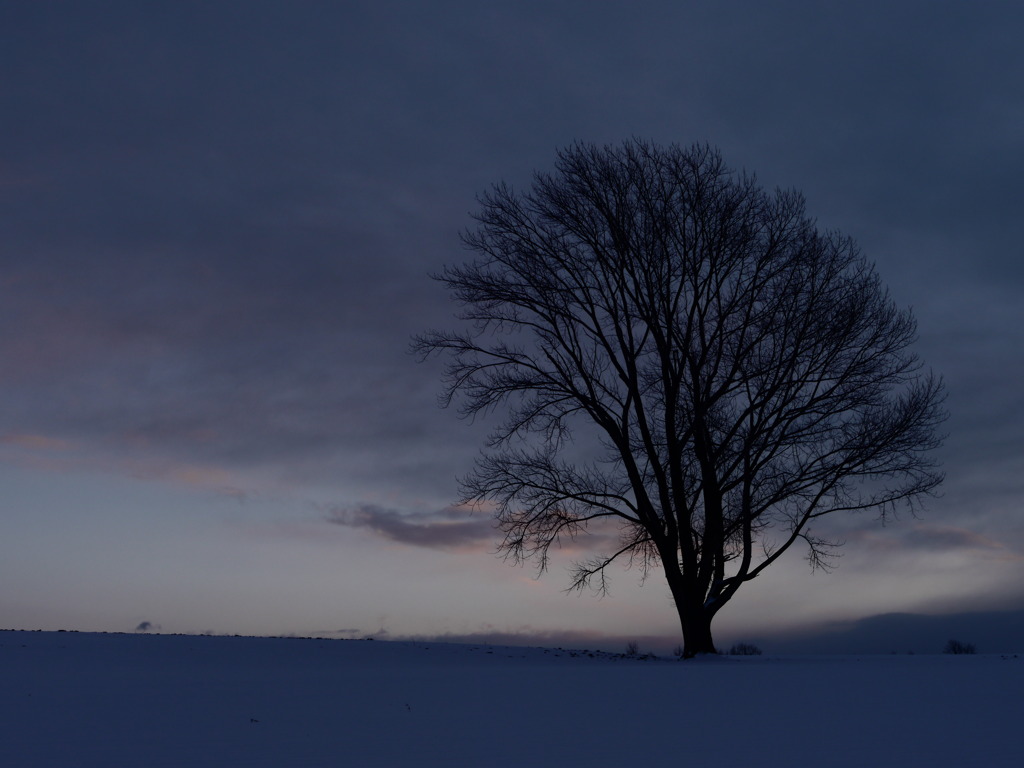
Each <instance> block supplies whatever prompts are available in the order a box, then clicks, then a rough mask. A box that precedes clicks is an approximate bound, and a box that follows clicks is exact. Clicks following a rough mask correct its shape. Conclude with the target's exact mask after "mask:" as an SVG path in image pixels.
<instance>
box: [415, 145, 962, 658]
mask: <svg viewBox="0 0 1024 768" xmlns="http://www.w3.org/2000/svg"><path fill="white" fill-rule="evenodd" d="M475 221H476V226H475V227H474V228H473V229H471V230H469V231H468V232H467V233H465V235H464V242H465V244H466V245H467V246H468V247H469V249H470V250H471V251H473V252H474V254H475V259H474V260H472V261H470V262H468V263H463V264H459V265H455V266H449V267H447V268H445V270H444V271H443V273H441V274H440V275H437V276H436V277H437V279H438V280H440V281H441V282H442V283H443V284H445V285H446V286H447V287H448V289H449V290H450V292H451V294H452V296H453V298H454V300H455V301H456V302H457V303H458V304H459V305H460V307H461V314H460V317H461V319H462V320H463V321H465V323H466V325H465V326H464V329H463V330H461V331H454V332H449V331H433V332H430V333H427V334H425V335H423V336H421V337H420V338H419V339H418V340H417V342H416V348H417V349H418V350H419V351H420V352H421V353H423V354H424V355H426V354H429V353H432V352H440V353H446V354H447V356H448V367H447V370H446V379H445V394H444V402H445V403H446V404H447V403H451V402H452V401H453V399H454V398H458V403H459V406H460V410H461V413H462V414H464V415H474V414H480V413H482V412H491V411H494V410H496V409H500V410H501V411H502V412H503V413H506V414H507V415H506V418H505V419H504V421H503V422H502V423H501V425H500V426H499V427H498V428H497V430H496V431H495V432H494V434H493V435H492V436H491V439H490V443H489V451H488V452H486V453H485V454H483V455H482V457H481V458H480V459H479V461H478V462H477V465H476V467H475V469H474V470H473V471H472V472H471V473H470V474H469V475H467V476H466V477H465V478H464V480H463V491H464V495H465V500H466V501H467V502H470V503H475V504H482V503H488V504H490V505H493V508H494V509H495V513H496V515H497V520H498V524H499V527H500V529H501V530H502V532H503V533H504V540H503V542H502V544H501V547H502V550H503V551H504V552H505V553H506V554H507V555H508V556H511V557H512V558H513V559H514V560H516V561H521V560H523V559H536V560H537V561H538V563H539V566H540V568H541V569H543V568H544V567H545V566H546V564H547V557H548V552H549V550H550V548H551V547H552V546H553V545H556V544H557V543H558V542H559V541H560V539H561V538H562V537H566V536H569V537H573V536H577V535H580V534H582V533H585V532H586V531H587V530H588V528H590V527H591V525H592V524H593V523H594V522H595V521H598V520H605V519H610V520H614V521H617V522H618V523H619V529H620V541H619V544H618V546H616V547H614V548H613V549H612V550H611V551H608V552H605V553H603V554H601V555H600V556H597V557H594V558H592V559H588V560H585V561H583V562H579V563H577V565H576V567H575V570H574V572H573V582H572V584H573V586H576V587H579V588H583V587H585V586H587V585H592V586H597V587H598V588H603V587H604V586H605V581H604V579H605V572H606V570H605V569H606V568H607V567H608V566H609V565H610V564H611V563H612V562H614V561H616V560H618V559H620V558H627V559H628V560H629V562H631V563H632V564H634V565H639V566H640V567H642V568H647V567H649V566H651V565H658V566H660V567H661V569H662V570H663V571H664V574H665V578H666V580H667V582H668V586H669V588H670V589H671V592H672V595H673V598H674V601H675V605H676V608H677V610H678V613H679V619H680V623H681V628H682V632H683V637H684V642H685V652H684V653H685V655H687V656H692V655H694V654H697V653H705V652H714V643H713V640H712V635H711V628H710V627H711V621H712V619H713V618H714V616H715V615H716V614H717V612H718V611H719V610H720V609H721V608H722V606H724V605H725V604H726V603H727V602H728V601H729V599H730V598H732V597H733V595H735V594H736V591H737V590H738V589H739V588H740V586H742V585H743V584H744V583H746V582H748V581H750V580H751V579H754V578H755V577H757V576H758V575H759V574H760V573H761V572H762V571H763V570H764V569H765V568H767V567H768V566H769V565H770V564H771V563H773V562H775V561H776V560H777V559H778V558H779V557H781V556H782V555H783V554H784V553H785V552H787V551H789V550H790V549H791V548H792V547H793V545H794V544H797V543H802V544H803V545H804V548H805V552H806V553H807V555H808V557H809V558H810V561H811V563H812V565H814V566H822V565H827V564H828V555H829V553H830V551H831V549H832V547H833V546H834V545H835V543H834V542H831V541H828V540H826V539H824V538H822V537H819V536H818V535H816V534H815V532H814V530H813V523H814V521H815V520H816V519H817V518H820V517H822V516H824V515H827V514H833V513H838V512H852V511H857V510H868V509H874V510H878V511H879V512H880V513H881V514H882V515H883V516H884V515H886V514H889V513H890V512H892V511H893V510H895V509H896V508H898V507H900V506H907V507H911V508H913V506H914V505H915V504H916V503H917V502H918V501H919V500H920V498H921V497H922V496H923V495H926V494H929V493H931V492H933V491H934V490H935V489H936V488H937V486H938V485H939V484H940V482H941V480H942V475H941V473H940V472H939V471H938V469H937V464H936V461H935V460H934V458H933V456H932V449H934V448H936V447H937V446H938V445H939V443H940V436H939V435H938V434H937V431H936V430H937V427H938V425H939V424H940V423H941V421H942V420H943V418H944V416H945V414H944V412H943V409H942V401H943V396H944V394H943V385H942V383H941V380H940V379H939V378H937V377H936V376H934V375H933V374H932V373H931V372H930V371H929V370H928V369H927V368H925V367H924V366H923V365H922V363H921V361H920V360H919V359H918V357H917V356H916V355H915V354H914V353H913V352H912V351H911V346H912V344H913V343H914V341H915V338H916V325H915V321H914V319H913V317H912V315H911V313H910V311H909V310H905V309H901V308H899V307H898V306H897V305H896V304H895V303H894V302H893V300H892V299H891V298H890V296H889V294H888V292H887V290H886V289H885V287H884V286H883V284H882V282H881V280H880V279H879V276H878V274H877V272H876V270H875V268H874V266H873V265H872V264H871V263H870V262H869V261H867V260H866V259H865V258H864V256H863V255H862V254H861V252H860V251H859V249H858V247H857V245H856V244H855V243H854V241H853V240H852V239H850V238H848V237H845V236H843V235H841V234H840V233H838V232H823V231H820V230H819V229H818V228H817V226H816V224H815V222H814V221H813V220H812V219H811V218H809V217H808V216H807V214H806V212H805V204H804V199H803V197H802V196H801V195H800V194H799V193H797V192H794V191H785V190H780V191H774V192H769V191H766V190H764V189H763V188H761V187H760V186H759V185H758V183H757V181H756V179H755V178H754V177H752V176H750V175H747V174H744V173H737V172H734V171H732V170H730V169H729V168H728V167H726V165H725V164H724V162H723V160H722V158H721V155H720V153H719V152H718V151H717V150H715V149H714V148H712V147H709V146H700V145H696V146H692V147H689V148H682V147H679V146H674V145H673V146H669V147H660V146H657V145H654V144H650V143H647V142H644V141H639V140H634V141H631V142H627V143H625V144H622V145H619V146H612V147H597V146H592V145H587V144H576V145H574V146H571V147H569V148H567V149H564V150H562V151H560V152H559V153H558V156H557V162H556V163H555V168H554V171H553V172H551V173H538V174H536V176H535V177H534V180H533V183H532V186H531V187H530V188H529V189H528V190H526V191H522V192H519V191H516V190H514V189H512V188H511V187H509V186H507V185H504V184H499V185H497V186H495V187H494V188H493V189H491V190H490V191H489V192H487V193H485V194H484V195H483V196H482V197H481V198H480V210H479V212H478V213H477V214H476V215H475ZM577 435H585V436H586V438H587V439H588V440H593V442H594V445H593V448H594V450H593V451H591V452H589V453H588V452H586V451H581V450H579V449H578V447H576V448H572V441H573V438H574V436H577ZM594 435H596V437H592V436H594ZM581 456H584V458H580V457H581Z"/></svg>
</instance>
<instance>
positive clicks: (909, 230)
mask: <svg viewBox="0 0 1024 768" xmlns="http://www.w3.org/2000/svg"><path fill="white" fill-rule="evenodd" d="M0 29H2V30H3V45H0V66H2V72H3V76H2V78H0V488H2V489H3V493H2V494H0V626H3V627H8V628H27V629H35V628H42V629H57V628H69V629H71V628H75V629H101V630H125V631H130V630H132V629H134V628H135V627H136V626H137V625H139V624H140V623H142V622H150V623H151V624H152V625H153V626H157V627H160V628H162V629H163V630H164V631H170V632H201V631H214V632H230V633H258V634H278V633H296V634H302V635H306V634H314V633H325V634H331V635H333V636H340V637H349V636H363V635H368V634H373V633H387V635H388V636H392V637H397V636H408V635H417V636H426V635H449V636H466V635H475V634H481V633H483V634H486V633H513V634H515V633H519V634H527V635H531V636H536V637H537V639H539V640H544V639H545V638H548V639H551V638H563V637H566V636H570V635H572V634H573V633H575V635H574V636H575V637H577V638H592V637H594V636H596V635H605V636H610V637H620V636H621V637H658V636H667V637H670V638H674V636H676V635H677V634H678V625H677V620H676V618H675V614H674V610H673V609H672V607H671V605H670V602H669V596H668V591H667V588H665V587H663V586H662V584H661V582H660V576H653V577H652V578H651V579H650V580H649V581H648V583H647V584H646V585H645V586H644V588H643V589H642V590H641V589H640V588H639V584H638V575H637V574H635V573H629V572H622V573H617V574H616V577H615V581H614V583H613V589H612V594H611V596H610V597H607V598H604V599H600V600H599V599H595V598H592V597H590V596H588V595H583V596H575V595H566V594H563V592H562V590H563V588H564V587H565V586H566V584H567V578H566V575H565V572H564V565H565V564H566V562H568V559H570V558H571V557H572V556H573V554H574V553H573V552H572V551H569V550H566V551H565V552H564V554H565V557H566V561H565V562H556V563H555V565H554V566H553V568H552V570H551V572H550V573H549V574H547V575H545V576H544V577H543V578H542V579H541V580H539V581H538V580H535V578H534V575H535V574H534V572H533V571H532V570H531V569H529V568H526V569H522V568H513V567H510V566H508V565H506V564H504V563H503V562H502V561H501V560H500V559H499V558H497V557H495V556H494V555H493V550H494V547H495V545H496V542H497V539H496V536H495V533H494V531H493V530H492V529H491V524H490V521H489V520H487V519H486V518H483V517H480V516H475V517H468V516H466V515H465V514H464V513H462V512H460V511H459V510H455V509H453V508H452V507H451V506H450V505H451V504H452V502H453V501H454V500H455V498H456V493H457V491H456V477H457V476H458V475H460V474H462V473H464V472H466V471H467V470H468V469H469V468H470V466H471V464H472V461H473V458H474V457H475V456H476V455H477V454H478V452H479V450H480V448H481V447H482V438H483V436H484V435H485V434H486V431H487V430H486V425H483V424H475V425H474V424H467V423H465V422H462V421H460V420H458V419H457V418H456V415H455V413H454V412H453V411H444V410H441V409H439V408H437V406H436V401H435V398H436V395H437V393H438V391H439V373H440V365H439V364H435V363H427V364H417V363H416V362H415V360H414V358H412V357H411V356H410V355H409V354H408V344H409V338H410V336H411V335H412V334H414V333H417V332H419V331H422V330H425V329H427V328H429V327H449V326H451V325H452V323H453V322H454V321H453V320H452V313H453V311H454V306H453V305H452V304H451V303H450V302H449V300H448V297H447V295H446V294H445V292H444V290H443V289H442V288H441V287H440V286H438V285H437V284H435V283H433V282H432V281H431V280H430V279H429V277H428V275H429V274H430V273H431V272H434V271H437V270H438V269H439V268H440V267H441V266H442V265H444V264H446V263H453V262H458V261H461V260H463V259H465V258H467V257H468V254H467V253H466V252H465V251H464V250H463V248H462V246H461V245H460V243H459V239H458V235H459V232H460V231H461V230H462V229H464V228H465V227H466V226H467V225H468V224H469V223H470V220H469V213H470V212H471V211H473V210H474V209H475V205H476V204H475V196H476V195H477V194H478V193H479V192H481V191H483V190H484V189H486V188H487V187H488V186H489V185H490V184H492V183H495V182H497V181H499V180H506V181H508V182H510V183H512V184H515V185H517V186H522V185H524V184H525V183H528V182H529V179H530V175H531V173H532V172H533V171H534V170H543V169H547V168H549V167H550V166H551V163H552V160H553V158H554V153H555V150H556V149H557V148H558V147H561V146H564V145H566V144H568V143H571V142H572V141H575V140H583V141H592V142H597V143H608V142H619V141H622V140H623V139H628V138H630V137H634V136H636V137H643V138H647V139H651V140H653V141H656V142H659V143H671V142H678V143H682V144H689V143H691V142H695V141H699V142H704V141H708V142H711V143H712V144H715V145H717V146H718V147H719V148H720V149H721V150H722V152H723V155H724V156H725V159H726V161H727V162H729V163H730V164H731V165H732V166H734V167H736V168H738V169H739V168H745V169H747V170H750V171H754V172H756V173H757V174H758V177H759V179H760V180H761V181H762V183H763V184H765V185H766V186H769V187H774V186H783V187H795V188H797V189H800V190H802V191H803V192H804V194H805V196H806V198H807V202H808V209H809V212H810V213H811V215H813V216H817V217H818V220H819V223H820V225H821V226H822V227H826V228H838V229H841V230H842V231H843V232H844V233H846V234H849V235H851V236H853V237H854V238H856V239H857V241H858V242H859V244H860V245H861V247H862V248H863V250H864V251H865V253H866V254H867V256H868V257H869V258H870V259H872V260H874V261H875V262H876V264H877V267H878V270H879V272H880V274H881V275H882V278H883V280H885V281H886V283H887V284H888V285H889V287H890V289H891V293H892V295H893V296H894V298H895V299H896V301H897V302H898V303H900V304H901V305H910V306H913V308H914V310H915V313H916V316H917V318H918V322H919V327H920V337H921V338H920V342H919V344H918V346H917V350H918V351H919V352H920V353H921V354H922V355H923V357H924V358H925V359H926V361H927V362H928V363H929V364H930V365H931V366H932V367H933V368H934V369H935V370H936V371H938V372H939V373H941V374H942V375H943V376H944V377H945V379H946V382H947V386H948V389H949V399H948V402H947V406H948V409H949V411H950V412H951V414H952V416H951V419H950V420H949V422H948V424H947V429H948V432H949V438H948V440H947V442H946V445H945V447H944V448H943V449H942V452H941V458H942V460H943V463H944V467H945V470H946V473H947V480H946V483H945V486H944V493H943V496H942V497H941V498H939V499H935V500H932V501H931V502H929V503H928V505H927V509H926V511H925V513H924V514H923V515H922V516H921V517H920V519H917V520H915V519H912V518H908V517H901V518H900V519H899V520H897V521H895V522H894V523H891V524H888V525H886V526H884V527H882V526H881V525H879V524H878V522H877V520H876V519H875V518H874V517H873V516H872V515H870V514H869V515H860V516H854V517H846V518H842V519H836V518H834V519H833V520H832V521H831V522H830V523H829V524H828V526H826V527H827V528H828V530H830V531H832V532H834V533H835V534H836V535H839V536H841V537H843V538H845V540H846V541H847V544H846V547H845V548H844V549H843V557H842V558H841V560H840V561H839V567H838V569H837V570H836V571H835V572H834V573H832V574H825V573H820V572H818V573H814V574H813V575H812V574H811V573H810V572H809V569H808V567H807V564H806V563H805V562H804V561H802V560H801V558H800V554H799V553H797V552H793V553H792V554H791V555H790V557H789V560H788V562H780V563H779V564H777V565H775V566H773V567H772V568H771V569H769V570H768V571H766V572H765V574H764V576H762V577H761V578H759V579H758V580H757V581H755V582H753V583H752V584H749V585H747V586H745V587H744V589H743V590H742V591H741V592H740V593H739V595H738V596H737V598H736V599H735V600H734V601H733V603H732V604H731V605H730V606H729V607H727V608H726V609H725V610H724V611H723V612H722V614H720V616H719V618H718V619H716V629H717V633H718V635H719V636H720V637H730V636H736V637H739V636H742V635H744V633H748V634H749V633H755V632H760V633H764V632H771V631H782V630H787V629H792V628H798V627H803V626H808V625H817V624H820V623H822V622H829V621H838V620H853V619H859V618H863V617H869V616H872V615H876V614H882V613H887V612H894V611H908V612H920V613H930V614H942V613H954V612H963V611H969V610H985V611H995V610H1010V609H1021V608H1024V515H1022V510H1021V502H1022V498H1024V450H1022V444H1024V440H1022V432H1024V392H1022V389H1021V381H1024V301H1021V296H1022V291H1024V218H1022V216H1021V205H1022V202H1024V182H1022V179H1024V143H1022V141H1021V136H1022V135H1024V134H1022V132H1024V49H1022V47H1021V46H1020V39H1021V38H1022V36H1024V8H1021V6H1020V4H1019V3H1018V2H995V1H994V2H979V3H966V2H935V1H934V0H920V1H918V2H908V1H905V0H887V1H886V2H875V1H874V0H867V1H865V2H860V3H856V4H853V3H848V4H839V3H834V4H825V3H820V2H770V3H768V2H755V1H753V0H750V1H749V2H668V1H667V0H662V1H661V2H655V1H654V0H632V1H631V2H628V3H626V2H623V3H613V2H606V3H597V2H585V1H583V0H572V1H567V2H550V0H545V1H543V2H541V1H540V0H537V1H534V0H514V1H513V0H507V1H506V0H499V1H492V2H471V1H470V0H464V1H461V2H460V1H457V0H432V2H407V3H403V2H397V1H396V0H374V1H373V2H370V1H369V0H367V1H366V2H363V1H362V0H348V1H347V2H269V0H258V1H257V0H250V1H249V2H245V3H238V2H183V1H180V0H179V1H178V2H173V3H170V2H167V3H159V4H158V3H135V2H101V1H98V0H97V1H96V2H89V3H80V2H72V1H68V2H46V3H5V4H3V5H2V6H0ZM822 530H824V527H823V529H822ZM580 544H582V541H581V542H580ZM580 551H582V550H577V552H576V553H575V554H579V552H580Z"/></svg>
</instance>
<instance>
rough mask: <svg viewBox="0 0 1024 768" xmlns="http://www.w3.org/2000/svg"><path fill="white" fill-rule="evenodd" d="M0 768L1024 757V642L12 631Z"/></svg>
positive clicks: (868, 762) (720, 765)
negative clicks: (650, 652) (690, 653)
mask: <svg viewBox="0 0 1024 768" xmlns="http://www.w3.org/2000/svg"><path fill="white" fill-rule="evenodd" d="M0 686H2V687H0V764H2V765H4V766H11V767H12V768H14V767H25V768H29V767H31V766H61V768H64V767H65V766H76V767H81V768H87V767H88V766H103V767H104V768H117V766H153V767H156V766H177V767H183V766H218V767H223V766H245V768H252V767H253V766H341V765H345V766H415V767H416V768H424V767H429V766H480V767H482V768H483V767H487V768H489V767H492V766H493V767H499V766H566V765H583V766H588V768H592V767H593V766H640V765H646V764H654V763H655V761H657V764H667V763H676V764H680V765H688V766H714V768H728V767H729V766H744V767H746V768H749V766H763V767H767V768H771V767H772V766H803V765H813V766H826V767H827V766H857V767H858V768H864V767H867V766H870V767H871V768H879V767H885V766H900V767H901V768H913V767H914V766H958V767H960V768H962V766H964V765H979V766H982V765H983V766H989V767H991V766H1010V765H1013V766H1018V765H1020V764H1021V753H1022V749H1021V747H1020V741H1019V736H1018V731H1019V729H1020V727H1021V716H1022V715H1024V705H1022V703H1021V702H1022V693H1024V657H1020V658H1018V657H1017V656H1014V655H1003V656H999V655H978V656H941V655H935V656H910V655H901V656H895V655H893V656H860V657H857V656H842V657H828V656H820V657H814V656H803V657H795V656H790V657H784V656H783V657H767V656H759V657H743V658H740V657H717V658H710V659H698V660H693V661H687V662H680V661H677V660H675V659H667V658H663V659H646V660H640V659H630V658H624V657H618V656H614V655H611V654H601V653H597V652H592V653H591V652H586V651H568V650H560V649H552V648H548V649H544V648H503V647H488V646H473V645H454V644H440V643H431V644H426V643H398V642H381V641H367V640H363V641H359V640H309V639H283V638H238V637H190V636H177V635H118V634H84V633H72V632H67V633H56V632H15V631H3V632H0Z"/></svg>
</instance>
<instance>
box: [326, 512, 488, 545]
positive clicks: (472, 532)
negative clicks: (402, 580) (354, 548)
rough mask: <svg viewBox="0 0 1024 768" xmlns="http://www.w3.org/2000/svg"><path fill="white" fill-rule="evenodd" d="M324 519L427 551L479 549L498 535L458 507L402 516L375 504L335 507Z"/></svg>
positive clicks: (480, 517) (482, 520)
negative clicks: (423, 548) (424, 548)
mask: <svg viewBox="0 0 1024 768" xmlns="http://www.w3.org/2000/svg"><path fill="white" fill-rule="evenodd" d="M327 519H328V520H329V521H330V522H332V523H335V524H337V525H344V526H348V527H350V528H363V529H366V530H369V531H372V532H373V533H375V534H377V535H379V536H381V537H383V538H385V539H388V540H389V541H394V542H398V543H400V544H409V545H411V546H416V547H427V548H429V549H466V548H479V547H480V545H483V544H494V543H495V542H496V539H497V537H498V536H499V535H500V534H498V533H497V532H496V531H495V527H494V521H493V520H492V519H491V518H490V517H486V516H483V515H480V514H477V515H474V514H473V513H471V512H469V511H468V510H466V509H464V508H461V507H445V508H444V509H441V510H438V511H436V512H429V513H425V514H422V513H421V514H403V513H402V512H399V511H397V510H393V509H385V508H383V507H379V506H377V505H375V504H362V505H358V506H355V507H337V508H334V509H332V510H330V512H329V514H328V516H327Z"/></svg>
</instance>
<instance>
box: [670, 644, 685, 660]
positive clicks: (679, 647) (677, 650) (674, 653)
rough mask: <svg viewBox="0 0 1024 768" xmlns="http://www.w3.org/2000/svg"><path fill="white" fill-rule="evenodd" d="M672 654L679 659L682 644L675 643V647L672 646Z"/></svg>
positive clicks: (681, 653) (681, 656) (681, 652)
mask: <svg viewBox="0 0 1024 768" xmlns="http://www.w3.org/2000/svg"><path fill="white" fill-rule="evenodd" d="M672 655H673V656H677V657H678V658H680V659H681V658H683V646H681V645H677V646H676V647H675V648H673V649H672Z"/></svg>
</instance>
